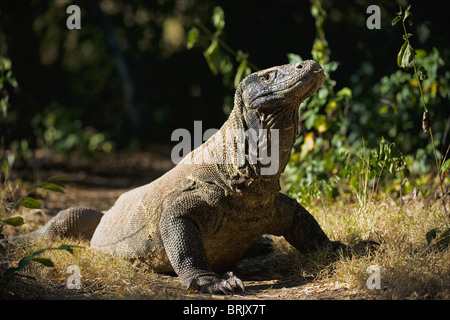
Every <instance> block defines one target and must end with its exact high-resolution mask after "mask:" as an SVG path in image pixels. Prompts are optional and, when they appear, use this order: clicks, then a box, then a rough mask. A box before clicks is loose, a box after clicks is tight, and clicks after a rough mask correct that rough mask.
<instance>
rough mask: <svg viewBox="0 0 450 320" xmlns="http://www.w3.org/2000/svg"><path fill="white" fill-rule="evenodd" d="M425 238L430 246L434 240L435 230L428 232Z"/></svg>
mask: <svg viewBox="0 0 450 320" xmlns="http://www.w3.org/2000/svg"><path fill="white" fill-rule="evenodd" d="M425 237H426V239H427V242H428V244H430V243H431V241H432V240H433V239H435V238H436V229H431V230H430V231H428V232H427V234H426V235H425Z"/></svg>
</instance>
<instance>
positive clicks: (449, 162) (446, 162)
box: [441, 159, 450, 172]
mask: <svg viewBox="0 0 450 320" xmlns="http://www.w3.org/2000/svg"><path fill="white" fill-rule="evenodd" d="M449 167H450V159H447V161H445V162H444V164H443V165H442V167H441V171H442V172H444V171H445V170H447V169H448V168H449Z"/></svg>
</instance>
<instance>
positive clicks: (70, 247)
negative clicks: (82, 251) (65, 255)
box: [56, 244, 73, 254]
mask: <svg viewBox="0 0 450 320" xmlns="http://www.w3.org/2000/svg"><path fill="white" fill-rule="evenodd" d="M56 249H58V250H66V251H68V252H70V253H72V254H73V246H70V245H67V244H62V245H60V246H59V247H58V248H56Z"/></svg>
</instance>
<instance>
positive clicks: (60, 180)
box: [47, 174, 75, 186]
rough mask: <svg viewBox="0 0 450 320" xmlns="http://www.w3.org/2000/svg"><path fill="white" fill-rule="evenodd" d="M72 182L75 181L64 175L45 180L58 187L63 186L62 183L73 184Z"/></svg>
mask: <svg viewBox="0 0 450 320" xmlns="http://www.w3.org/2000/svg"><path fill="white" fill-rule="evenodd" d="M73 181H75V179H74V178H72V177H70V176H67V175H65V174H58V175H55V176H52V177H50V178H48V179H47V182H51V183H54V184H57V185H59V186H64V184H63V182H73Z"/></svg>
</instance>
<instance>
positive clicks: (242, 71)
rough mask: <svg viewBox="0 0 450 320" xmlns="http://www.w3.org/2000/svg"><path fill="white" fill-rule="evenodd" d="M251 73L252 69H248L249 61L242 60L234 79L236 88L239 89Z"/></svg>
mask: <svg viewBox="0 0 450 320" xmlns="http://www.w3.org/2000/svg"><path fill="white" fill-rule="evenodd" d="M250 73H251V71H250V68H248V67H247V60H242V61H241V63H240V64H239V67H238V69H237V72H236V76H235V77H234V87H235V88H237V86H238V85H239V83H240V82H241V81H242V79H244V78H245V77H246V76H248V75H249V74H250Z"/></svg>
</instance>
